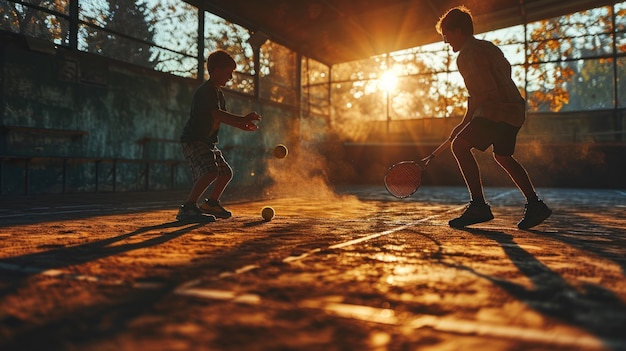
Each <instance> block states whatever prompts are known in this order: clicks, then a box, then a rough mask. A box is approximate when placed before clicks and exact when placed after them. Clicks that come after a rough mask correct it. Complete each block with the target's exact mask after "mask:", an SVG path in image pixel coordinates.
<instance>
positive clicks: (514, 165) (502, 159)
mask: <svg viewBox="0 0 626 351" xmlns="http://www.w3.org/2000/svg"><path fill="white" fill-rule="evenodd" d="M494 158H495V160H496V162H498V164H499V165H500V167H502V169H504V170H505V171H506V173H507V174H508V175H509V177H511V180H513V182H514V183H515V185H516V186H517V187H518V188H519V190H520V191H521V192H522V194H524V197H525V198H526V202H528V203H531V202H534V201H537V200H539V198H538V197H537V193H536V192H535V187H534V186H533V184H532V182H531V181H530V177H529V176H528V172H526V169H525V168H524V166H522V165H521V164H520V163H519V162H518V161H517V160H516V159H515V158H514V157H513V156H500V155H496V154H494Z"/></svg>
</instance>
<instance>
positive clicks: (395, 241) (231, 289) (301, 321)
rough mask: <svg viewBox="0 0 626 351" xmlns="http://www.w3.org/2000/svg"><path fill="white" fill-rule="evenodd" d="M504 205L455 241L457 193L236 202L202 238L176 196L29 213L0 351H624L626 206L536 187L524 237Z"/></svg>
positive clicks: (3, 256)
mask: <svg viewBox="0 0 626 351" xmlns="http://www.w3.org/2000/svg"><path fill="white" fill-rule="evenodd" d="M511 194H515V192H513V191H511V189H490V190H489V192H488V193H487V196H488V198H491V199H492V200H491V204H492V208H493V211H494V214H495V216H496V219H495V220H494V221H492V222H488V223H483V224H481V225H478V226H475V227H472V228H467V229H465V230H457V229H452V228H449V227H448V226H447V221H448V220H449V219H450V218H452V217H454V216H456V215H458V213H459V211H460V208H462V205H463V202H464V199H463V193H462V192H459V189H458V188H428V187H425V188H424V189H421V190H420V192H419V193H418V194H416V195H415V196H413V197H411V198H409V199H405V200H401V201H399V200H396V199H393V198H391V197H390V196H389V195H387V194H386V193H385V191H384V190H383V189H380V188H378V187H357V188H350V189H345V190H342V191H341V193H339V194H337V196H336V197H334V198H305V197H294V198H287V197H285V198H272V199H265V200H264V201H248V202H232V203H226V205H227V207H228V208H229V209H230V210H232V211H233V212H234V213H235V216H234V217H233V218H231V219H228V220H218V221H217V222H215V223H207V224H181V223H178V222H172V221H171V219H173V218H174V216H175V214H176V206H171V205H168V204H172V203H174V204H175V203H176V197H177V196H178V194H176V195H175V196H173V197H172V198H161V199H154V198H152V199H149V198H144V199H140V198H137V197H136V196H135V195H134V200H133V201H130V200H129V199H123V198H115V197H113V196H111V197H110V198H108V199H107V201H104V202H103V203H104V204H107V205H100V204H95V205H94V206H96V207H97V211H95V212H94V213H91V214H89V213H88V212H78V213H68V210H71V209H73V208H74V206H77V208H79V209H80V210H81V211H84V210H85V207H84V206H83V204H87V203H92V204H93V202H92V199H84V200H82V201H84V203H83V204H81V202H80V201H81V200H80V199H79V198H75V199H73V200H72V203H71V204H63V203H56V204H55V206H50V207H47V208H46V209H45V210H41V209H38V210H37V211H43V212H45V214H44V215H43V216H44V218H42V217H41V216H38V217H37V218H34V219H33V220H32V221H29V218H30V217H29V216H30V215H31V214H32V210H31V208H29V205H28V201H24V202H23V203H21V204H19V206H15V207H14V208H13V209H11V210H10V211H5V212H2V213H0V217H2V215H4V216H7V218H8V219H9V220H8V221H3V223H4V224H3V227H2V228H0V240H2V245H3V249H2V251H1V253H0V273H1V274H0V277H1V279H0V311H2V312H1V314H0V349H3V350H4V349H7V350H13V349H20V350H29V349H32V350H34V349H42V348H45V349H48V350H68V349H81V350H106V349H115V350H146V349H150V350H174V349H176V350H357V349H358V350H418V349H419V350H427V351H429V350H478V349H480V350H486V351H492V350H494V351H495V350H514V349H519V350H522V349H523V350H530V349H532V350H573V349H576V350H626V338H624V336H623V335H622V333H623V330H624V328H625V327H626V317H625V316H626V304H625V302H624V301H626V279H624V267H625V265H624V262H625V260H624V257H626V243H625V240H626V231H625V229H626V222H625V221H626V220H625V219H624V216H623V214H624V203H625V202H626V201H625V200H626V194H625V193H623V192H621V191H617V190H615V191H614V190H572V189H570V190H564V189H544V190H543V191H542V194H543V198H544V199H545V200H546V202H548V203H549V204H550V205H551V206H552V208H553V210H554V211H555V214H554V216H553V217H552V218H550V220H549V221H547V222H546V223H545V224H543V225H541V226H539V227H537V228H535V229H533V230H530V231H521V230H517V228H516V227H515V223H516V221H517V220H518V219H519V218H518V217H519V215H520V212H521V210H520V209H523V203H522V202H521V200H520V199H518V198H516V197H515V196H514V195H511ZM32 200H33V203H32V204H31V205H30V206H32V207H33V208H35V207H37V201H36V199H32ZM111 204H115V205H111ZM120 204H125V205H120ZM266 205H271V206H272V207H274V209H275V210H276V217H275V218H274V219H273V220H271V221H264V220H263V219H262V218H260V209H261V208H262V207H263V206H266ZM33 335H36V336H37V337H33Z"/></svg>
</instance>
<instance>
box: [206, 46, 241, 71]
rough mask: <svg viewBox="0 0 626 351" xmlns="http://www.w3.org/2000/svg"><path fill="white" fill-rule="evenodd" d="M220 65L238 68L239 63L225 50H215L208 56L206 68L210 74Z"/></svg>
mask: <svg viewBox="0 0 626 351" xmlns="http://www.w3.org/2000/svg"><path fill="white" fill-rule="evenodd" d="M218 67H227V68H232V69H233V70H234V69H235V68H237V63H236V62H235V60H234V59H233V57H232V56H230V55H229V54H228V53H227V52H226V51H224V50H217V51H213V52H212V53H211V54H210V55H209V57H207V58H206V69H207V70H208V71H209V75H210V74H211V73H213V71H215V69H216V68H218Z"/></svg>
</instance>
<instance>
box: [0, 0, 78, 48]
mask: <svg viewBox="0 0 626 351" xmlns="http://www.w3.org/2000/svg"><path fill="white" fill-rule="evenodd" d="M40 6H42V7H45V8H48V9H50V10H51V11H53V12H57V13H59V15H55V14H54V13H47V12H44V11H40V10H37V9H35V8H32V7H30V6H27V5H25V4H24V5H22V4H16V3H12V2H8V1H3V2H2V3H1V4H0V30H5V31H8V32H13V33H19V34H22V35H25V36H28V37H31V38H37V39H41V40H44V41H48V42H50V43H54V44H56V45H68V38H69V21H68V20H67V19H66V18H64V17H62V16H61V14H63V13H65V12H66V11H67V8H66V7H67V6H64V5H63V3H61V2H59V3H56V2H50V1H45V2H42V3H41V4H40Z"/></svg>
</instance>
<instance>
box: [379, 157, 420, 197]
mask: <svg viewBox="0 0 626 351" xmlns="http://www.w3.org/2000/svg"><path fill="white" fill-rule="evenodd" d="M421 181H422V170H421V169H420V168H419V166H417V165H416V164H415V163H412V162H407V163H400V164H397V165H395V166H394V167H392V168H391V169H390V170H389V171H388V172H387V175H385V186H386V187H387V190H388V191H389V192H390V193H391V194H392V195H394V196H396V197H400V198H402V197H407V196H410V195H412V194H413V193H414V192H415V191H417V189H418V188H419V187H420V184H421Z"/></svg>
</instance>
